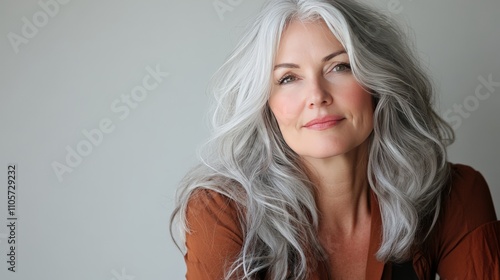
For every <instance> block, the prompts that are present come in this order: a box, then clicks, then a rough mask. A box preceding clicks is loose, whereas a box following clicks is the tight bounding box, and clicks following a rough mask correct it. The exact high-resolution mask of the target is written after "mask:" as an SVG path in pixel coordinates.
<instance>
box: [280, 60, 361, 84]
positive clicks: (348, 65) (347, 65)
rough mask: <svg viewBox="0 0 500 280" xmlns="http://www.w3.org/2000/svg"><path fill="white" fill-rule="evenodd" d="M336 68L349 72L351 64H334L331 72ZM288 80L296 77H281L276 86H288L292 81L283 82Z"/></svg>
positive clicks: (289, 75) (287, 75) (290, 75)
mask: <svg viewBox="0 0 500 280" xmlns="http://www.w3.org/2000/svg"><path fill="white" fill-rule="evenodd" d="M338 66H344V67H346V69H345V70H344V71H349V70H351V64H350V63H344V62H342V63H338V64H336V65H335V66H334V67H333V68H332V71H333V69H335V68H337V67H338ZM344 71H341V72H344ZM288 78H296V77H295V76H294V75H292V74H286V75H285V76H283V77H282V78H280V79H279V80H278V85H285V84H288V83H291V82H293V81H290V82H285V80H286V79H288Z"/></svg>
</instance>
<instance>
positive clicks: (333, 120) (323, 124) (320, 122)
mask: <svg viewBox="0 0 500 280" xmlns="http://www.w3.org/2000/svg"><path fill="white" fill-rule="evenodd" d="M344 119H345V118H344V117H342V116H336V115H329V116H325V117H320V118H316V119H314V120H312V121H310V122H308V123H306V124H305V125H304V127H305V128H309V129H314V130H324V129H327V128H330V127H333V126H336V125H337V124H338V123H339V122H341V121H342V120H344Z"/></svg>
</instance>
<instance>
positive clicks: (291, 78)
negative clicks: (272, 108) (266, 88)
mask: <svg viewBox="0 0 500 280" xmlns="http://www.w3.org/2000/svg"><path fill="white" fill-rule="evenodd" d="M295 80H297V78H296V77H295V76H293V75H285V76H283V77H282V78H281V79H279V80H278V84H279V85H284V84H288V83H291V82H293V81H295Z"/></svg>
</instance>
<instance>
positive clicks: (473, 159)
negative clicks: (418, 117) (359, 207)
mask: <svg viewBox="0 0 500 280" xmlns="http://www.w3.org/2000/svg"><path fill="white" fill-rule="evenodd" d="M42 2H43V3H45V2H48V0H42ZM263 2H264V1H263V0H259V1H250V0H232V1H231V0H217V1H214V0H204V1H201V0H200V1H194V0H190V1H167V0H163V1H159V0H145V1H130V0H129V1H118V0H113V1H97V0H87V1H75V0H73V1H69V3H67V4H64V5H63V4H59V11H57V13H54V14H53V17H50V16H49V17H48V21H47V22H46V24H45V25H43V24H40V25H43V26H42V27H40V28H38V31H37V32H36V33H35V34H34V35H33V34H32V35H33V36H32V38H28V39H26V40H27V43H26V44H24V43H23V44H21V45H20V46H19V47H18V52H17V53H16V51H15V48H14V47H13V45H12V44H11V43H10V40H9V37H8V36H9V34H12V33H15V34H17V35H19V36H22V28H23V25H24V24H25V23H24V22H23V17H26V18H27V19H28V20H29V21H30V22H33V16H34V15H35V16H39V17H40V18H38V20H43V15H41V14H40V12H41V13H43V9H42V8H41V6H40V4H39V3H38V1H36V0H23V1H14V0H4V1H1V2H0V35H1V36H2V40H0V61H1V63H0V92H1V93H0V94H1V99H0V131H1V137H0V186H1V188H0V278H1V279H7V280H10V279H23V280H24V279H26V280H28V279H29V280H31V279H52V280H62V279H73V280H80V279H81V280H83V279H85V280H87V279H103V280H110V279H112V280H113V279H114V280H131V279H136V280H145V279H151V280H156V279H183V277H184V271H185V268H184V263H183V258H182V255H181V254H180V253H179V251H177V249H176V248H175V247H174V245H173V243H172V242H171V240H170V237H169V234H168V223H169V215H170V213H171V211H172V208H173V197H174V192H175V188H176V184H177V183H178V181H179V180H180V179H181V177H182V176H183V175H184V174H185V172H186V171H187V170H188V168H189V167H191V166H192V165H194V164H195V163H196V149H197V147H198V146H199V145H200V144H201V143H202V141H203V140H204V139H205V138H206V137H207V129H206V125H205V124H206V121H205V120H204V119H205V114H206V111H207V101H208V97H207V94H206V92H205V88H206V85H207V82H208V80H209V78H210V76H211V75H212V74H213V72H214V71H215V70H216V69H217V68H218V66H220V65H221V63H222V62H223V61H224V58H225V57H226V55H227V54H228V53H229V51H230V50H231V48H232V47H233V46H234V45H235V43H236V41H237V38H238V36H239V34H240V33H241V31H242V26H243V25H244V23H245V22H246V21H247V19H248V18H249V16H251V15H253V14H254V13H255V12H256V11H257V10H258V9H259V8H260V6H261V5H262V3H263ZM214 3H219V4H220V3H225V4H227V5H230V8H231V10H229V11H226V12H224V13H223V14H221V15H219V14H218V13H217V11H216V9H215V8H214ZM231 3H232V5H231ZM373 3H375V4H376V5H378V6H380V7H381V9H382V10H384V11H385V12H386V13H387V14H389V15H390V16H393V17H396V18H398V19H399V20H401V22H403V23H405V24H407V25H409V26H411V27H412V28H413V30H414V37H415V39H416V42H417V43H416V44H417V48H418V52H419V55H420V56H421V58H422V60H423V62H424V65H426V66H427V67H428V68H429V71H430V75H431V76H432V77H433V79H434V81H435V85H436V89H437V92H438V93H439V99H438V100H437V101H438V102H437V104H436V108H437V110H438V111H439V112H440V113H442V114H444V113H445V112H446V111H447V110H453V108H454V107H453V106H454V104H457V105H460V104H464V102H465V103H466V105H467V108H469V110H468V111H466V113H468V115H467V117H465V116H464V117H462V116H460V115H458V114H457V113H454V112H452V113H450V115H448V116H449V117H453V118H455V120H454V122H456V121H457V120H456V118H459V119H460V121H461V124H460V125H457V123H455V124H456V126H457V129H456V133H457V141H456V143H455V144H454V145H453V146H452V147H451V148H450V150H449V151H450V160H451V161H453V162H462V163H466V164H469V165H472V166H473V167H475V168H476V169H478V170H480V171H481V172H482V174H483V175H484V176H485V178H486V180H487V181H488V183H489V185H490V189H491V193H492V196H493V198H494V200H495V204H496V209H497V213H499V211H498V209H499V207H500V187H499V184H500V172H499V171H500V169H499V167H500V161H499V159H498V158H499V157H500V150H499V148H498V143H499V142H500V122H499V120H500V118H499V116H500V113H499V112H498V108H499V107H500V96H499V95H500V87H498V86H497V87H494V88H493V89H494V92H492V93H491V94H490V96H489V97H488V98H486V99H484V100H479V101H478V99H477V98H476V99H475V97H474V92H475V89H476V88H477V87H478V86H479V85H481V82H480V78H479V77H483V78H484V79H488V76H489V75H491V77H492V80H493V81H495V82H500V67H499V65H500V55H499V50H500V31H499V30H500V28H499V27H500V17H498V12H499V11H500V2H499V1H498V0H482V1H468V0H460V1H457V0H446V1H431V0H426V1H423V0H422V1H417V0H414V1H411V0H400V1H395V0H378V1H375V2H373ZM11 32H12V33H11ZM157 65H158V67H159V68H160V70H161V71H164V72H168V73H169V76H168V77H166V78H164V79H163V80H162V82H161V83H160V84H159V85H158V87H157V88H156V89H154V90H151V91H149V92H148V94H147V96H146V97H145V99H144V100H143V101H142V102H140V103H138V104H137V107H136V108H135V109H131V112H130V114H129V115H128V116H126V117H125V118H123V119H120V116H122V117H123V115H122V113H117V112H115V111H113V110H112V109H111V105H112V104H113V102H115V100H117V99H118V100H119V99H120V98H121V95H130V94H131V90H132V89H133V88H134V87H135V86H138V85H141V84H142V80H143V78H145V77H146V76H147V75H148V71H147V70H146V67H148V66H149V67H151V68H155V67H156V66H157ZM485 90H486V88H484V87H483V88H482V89H481V92H482V93H483V94H485V93H487V91H485ZM475 101H478V102H477V103H474V102H475ZM118 102H119V101H118ZM467 102H468V103H467ZM120 104H121V105H123V103H120ZM105 118H109V120H110V121H111V122H112V124H113V125H114V130H113V131H112V132H110V133H107V134H104V136H103V139H102V142H101V143H100V144H99V145H97V146H93V148H92V151H91V152H90V153H89V155H87V156H86V157H83V160H82V162H81V163H80V164H79V165H77V166H76V167H74V168H72V169H73V171H72V172H71V173H65V174H63V175H62V182H60V181H59V180H58V178H57V176H56V174H55V172H54V170H53V167H52V164H53V163H54V162H59V163H61V164H65V157H66V154H67V153H68V152H67V150H66V147H67V146H69V147H71V148H72V149H76V146H77V145H78V144H79V143H80V142H82V141H84V140H85V139H86V138H85V136H84V135H83V134H82V130H84V129H86V130H92V129H97V128H98V127H99V122H100V121H101V120H103V119H105ZM8 163H17V164H18V182H17V184H18V188H17V190H16V191H17V196H18V200H17V203H18V204H17V216H18V218H19V220H18V222H17V223H18V227H17V266H16V269H17V272H16V273H11V272H8V271H7V263H6V254H7V247H8V246H7V245H8V244H7V239H6V237H7V227H6V224H7V221H6V218H7V199H6V195H7V164H8Z"/></svg>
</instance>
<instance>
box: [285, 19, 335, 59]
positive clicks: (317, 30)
mask: <svg viewBox="0 0 500 280" xmlns="http://www.w3.org/2000/svg"><path fill="white" fill-rule="evenodd" d="M339 49H343V46H342V44H341V43H340V42H339V41H338V40H337V38H336V37H335V35H333V33H332V32H331V31H330V29H329V28H328V26H327V25H326V23H325V22H324V21H323V20H316V21H307V22H304V21H300V20H292V21H290V22H289V23H288V24H287V26H286V28H285V29H284V31H283V33H282V35H281V39H280V43H279V46H278V52H277V55H276V59H277V61H279V60H280V59H281V58H285V57H286V56H296V55H300V54H305V52H312V51H313V52H314V51H315V52H331V51H335V50H339ZM323 54H324V53H318V55H323Z"/></svg>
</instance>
